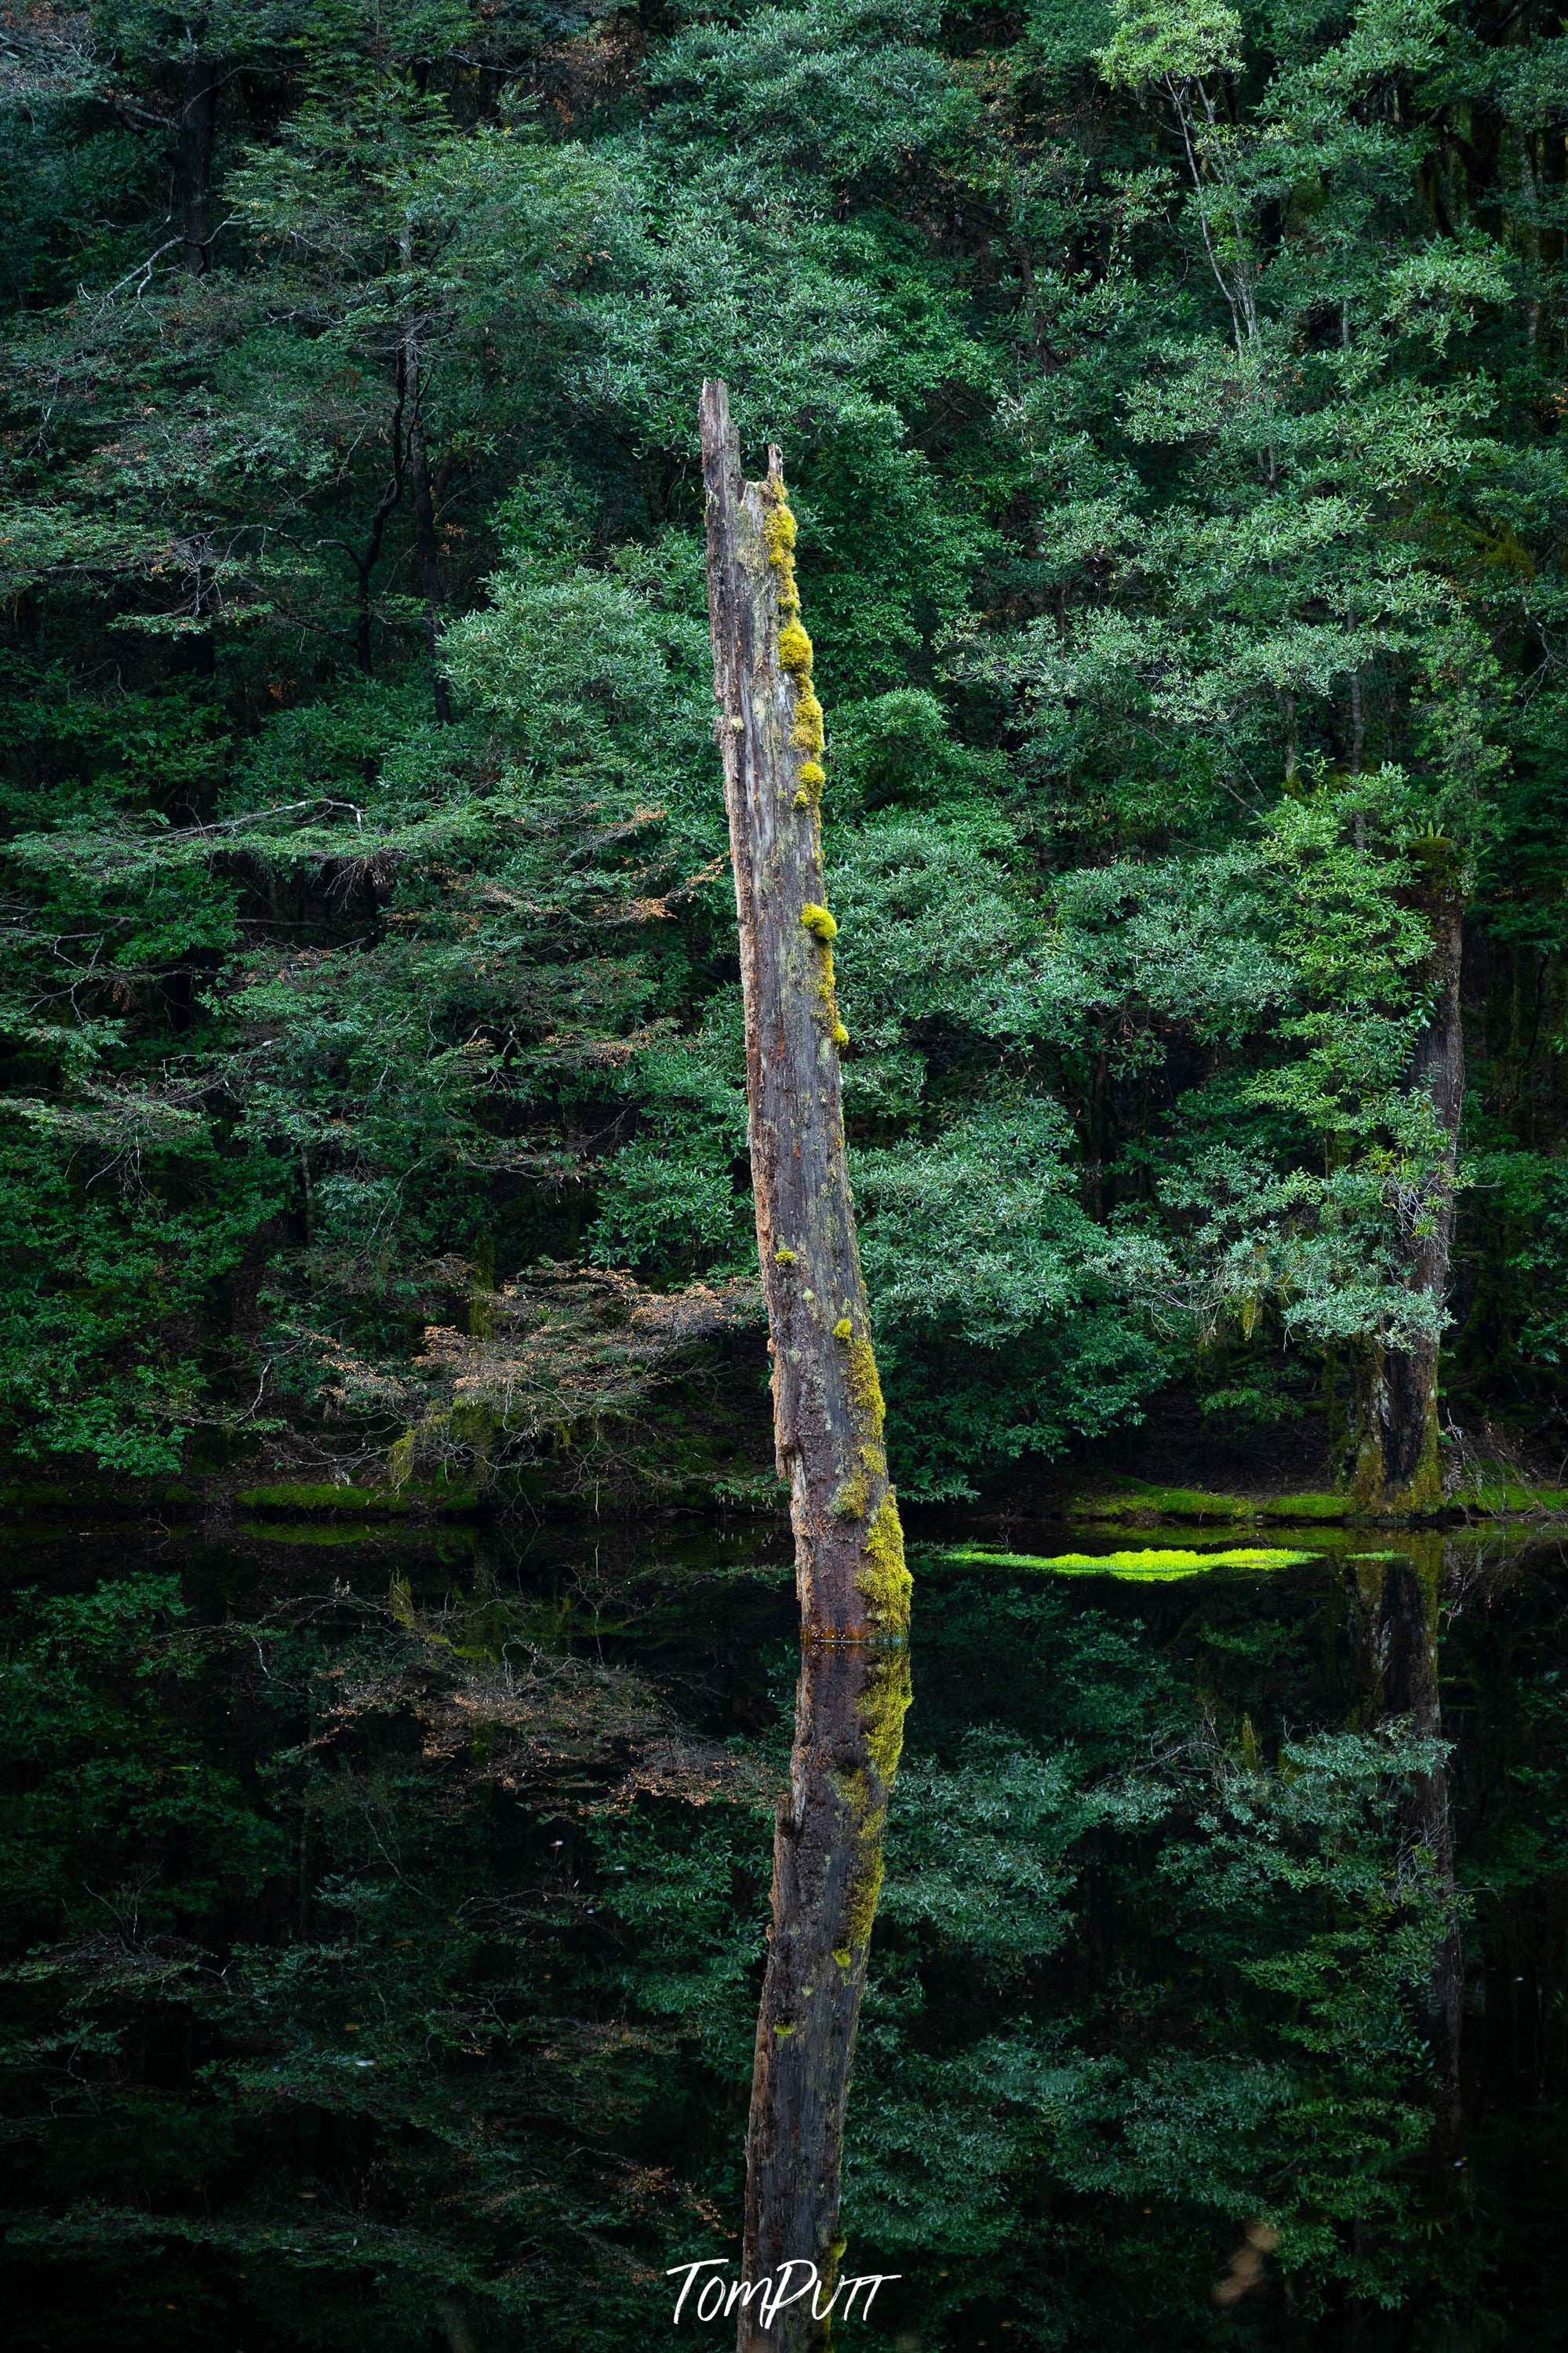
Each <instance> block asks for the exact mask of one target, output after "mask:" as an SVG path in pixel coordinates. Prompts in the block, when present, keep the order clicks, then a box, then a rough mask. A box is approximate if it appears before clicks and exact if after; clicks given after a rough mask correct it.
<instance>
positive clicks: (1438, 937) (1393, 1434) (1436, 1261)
mask: <svg viewBox="0 0 1568 2353" xmlns="http://www.w3.org/2000/svg"><path fill="white" fill-rule="evenodd" d="M1463 913H1464V910H1463V903H1462V902H1461V901H1460V899H1459V898H1458V894H1457V893H1452V894H1445V895H1444V896H1442V897H1441V898H1438V899H1436V901H1435V902H1434V904H1433V909H1432V928H1433V965H1434V975H1435V978H1436V1003H1435V1004H1434V1006H1433V1008H1432V1018H1431V1020H1430V1021H1429V1022H1428V1023H1427V1025H1426V1031H1425V1033H1424V1035H1423V1037H1422V1039H1421V1043H1420V1045H1419V1047H1418V1048H1417V1050H1416V1055H1415V1067H1414V1069H1413V1070H1412V1071H1411V1077H1410V1083H1411V1087H1412V1090H1413V1091H1418V1092H1421V1093H1424V1094H1426V1095H1427V1096H1429V1097H1430V1099H1431V1103H1432V1110H1433V1115H1434V1118H1435V1120H1436V1128H1437V1134H1438V1147H1437V1165H1436V1168H1435V1170H1434V1171H1433V1173H1432V1176H1431V1180H1430V1182H1429V1184H1428V1185H1427V1187H1426V1190H1425V1195H1424V1198H1423V1202H1422V1207H1421V1210H1420V1213H1419V1215H1418V1216H1417V1217H1416V1219H1415V1227H1414V1230H1413V1232H1412V1233H1411V1235H1410V1237H1409V1241H1408V1245H1407V1249H1408V1256H1407V1259H1406V1276H1405V1279H1406V1282H1407V1283H1408V1285H1409V1288H1410V1289H1411V1290H1412V1291H1415V1292H1421V1293H1426V1295H1427V1297H1429V1298H1430V1299H1431V1300H1433V1301H1434V1302H1435V1303H1436V1305H1437V1306H1438V1307H1441V1306H1442V1304H1443V1302H1444V1300H1445V1298H1446V1297H1447V1288H1448V1251H1449V1246H1450V1243H1451V1241H1452V1240H1453V1232H1454V1179H1455V1173H1456V1169H1457V1166H1458V1153H1459V1119H1460V1114H1461V1113H1462V1111H1463V1109H1464V1100H1465V1041H1464V1032H1463V1029H1462V1028H1461V1024H1460V1005H1459V981H1460V969H1461V943H1462V934H1463ZM1437 1366H1438V1343H1437V1340H1436V1337H1433V1338H1432V1339H1429V1340H1422V1341H1418V1342H1417V1343H1416V1344H1415V1345H1414V1346H1411V1347H1407V1348H1397V1347H1388V1346H1383V1345H1379V1346H1374V1347H1373V1348H1372V1349H1370V1350H1369V1351H1368V1354H1367V1357H1366V1360H1365V1364H1364V1367H1363V1379H1362V1382H1361V1397H1360V1399H1359V1401H1358V1413H1357V1425H1358V1426H1357V1431H1356V1459H1355V1492H1356V1497H1357V1500H1358V1501H1359V1502H1360V1503H1362V1504H1365V1505H1366V1506H1367V1507H1368V1508H1369V1509H1371V1510H1373V1511H1384V1512H1417V1513H1419V1512H1435V1511H1436V1510H1438V1509H1439V1508H1440V1506H1441V1504H1442V1501H1443V1479H1442V1469H1441V1465H1440V1461H1439V1458H1438V1446H1437Z"/></svg>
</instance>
